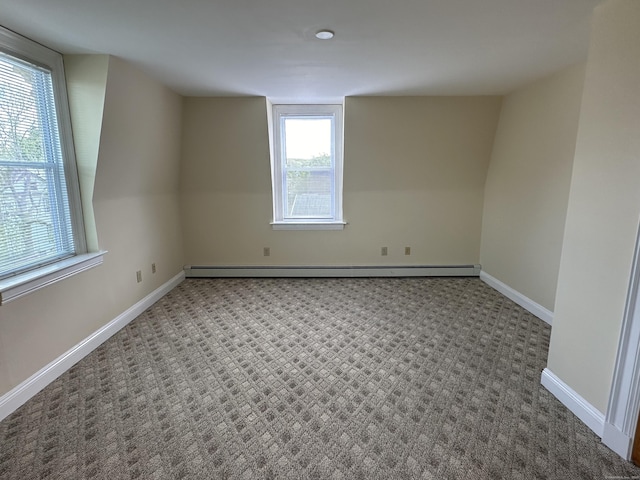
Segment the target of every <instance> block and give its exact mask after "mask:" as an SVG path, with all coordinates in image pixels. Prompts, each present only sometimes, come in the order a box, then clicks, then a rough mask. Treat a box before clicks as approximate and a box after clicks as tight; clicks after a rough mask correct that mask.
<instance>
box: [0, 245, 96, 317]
mask: <svg viewBox="0 0 640 480" xmlns="http://www.w3.org/2000/svg"><path fill="white" fill-rule="evenodd" d="M105 253H107V252H103V251H101V252H93V253H85V254H83V255H76V256H75V257H72V258H67V259H64V260H60V261H59V262H56V263H52V264H50V265H47V266H46V267H42V268H38V269H35V270H32V271H30V272H27V273H23V274H21V275H16V276H15V277H9V278H5V279H3V280H0V305H4V304H6V303H8V302H10V301H12V300H15V299H16V298H20V297H22V296H24V295H27V294H29V293H31V292H35V291H36V290H40V289H41V288H42V287H46V286H47V285H51V284H53V283H56V282H59V281H60V280H64V279H65V278H68V277H71V276H72V275H75V274H76V273H80V272H84V271H85V270H89V269H90V268H93V267H97V266H98V265H100V264H102V259H103V257H104V254H105Z"/></svg>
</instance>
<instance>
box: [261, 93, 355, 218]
mask: <svg viewBox="0 0 640 480" xmlns="http://www.w3.org/2000/svg"><path fill="white" fill-rule="evenodd" d="M273 126H274V128H273V132H274V158H273V162H272V167H273V169H272V170H273V174H272V178H273V211H274V214H273V216H274V221H273V226H274V228H276V229H277V228H325V229H341V228H343V226H344V222H343V220H342V106H341V105H274V106H273Z"/></svg>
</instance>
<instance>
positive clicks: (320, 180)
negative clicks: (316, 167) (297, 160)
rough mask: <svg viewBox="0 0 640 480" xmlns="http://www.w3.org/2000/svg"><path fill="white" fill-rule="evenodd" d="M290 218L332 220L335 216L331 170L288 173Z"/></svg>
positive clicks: (288, 211) (288, 208)
mask: <svg viewBox="0 0 640 480" xmlns="http://www.w3.org/2000/svg"><path fill="white" fill-rule="evenodd" d="M286 178H287V179H286V192H287V193H286V195H287V217H288V218H308V217H315V218H331V217H332V216H333V212H332V205H331V203H332V202H331V198H332V178H333V173H332V172H331V171H330V170H325V171H299V170H298V171H292V170H288V171H287V177H286Z"/></svg>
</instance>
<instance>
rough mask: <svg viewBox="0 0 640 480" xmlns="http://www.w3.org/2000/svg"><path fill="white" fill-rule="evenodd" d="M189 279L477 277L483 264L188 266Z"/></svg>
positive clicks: (187, 274)
mask: <svg viewBox="0 0 640 480" xmlns="http://www.w3.org/2000/svg"><path fill="white" fill-rule="evenodd" d="M185 273H186V276H187V277H194V278H198V277H202V278H219V277H456V276H459V277H477V276H478V275H479V273H480V265H440V266H438V265H434V266H430V265H416V266H414V265H400V266H333V267H325V266H317V267H314V266H308V267H306V266H246V267H245V266H226V267H215V266H192V265H187V266H185Z"/></svg>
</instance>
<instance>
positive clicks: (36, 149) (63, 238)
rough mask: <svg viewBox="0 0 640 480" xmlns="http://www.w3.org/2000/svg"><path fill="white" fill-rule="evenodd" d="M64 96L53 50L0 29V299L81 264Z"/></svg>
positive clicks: (81, 243) (80, 227)
mask: <svg viewBox="0 0 640 480" xmlns="http://www.w3.org/2000/svg"><path fill="white" fill-rule="evenodd" d="M66 102H67V100H66V87H65V83H64V71H63V64H62V57H61V55H60V54H58V53H56V52H54V51H52V50H49V49H47V48H45V47H43V46H41V45H39V44H36V43H34V42H31V41H30V40H27V39H25V38H23V37H20V36H19V35H16V34H14V33H13V32H10V31H8V30H5V29H0V294H1V296H0V303H4V302H6V301H7V300H8V299H11V298H13V297H15V296H21V295H22V294H24V293H28V292H29V291H32V290H34V289H36V288H39V287H40V286H43V285H44V284H48V283H52V281H56V280H57V279H58V278H57V277H58V276H60V275H62V277H66V276H68V275H69V274H70V273H73V272H74V271H75V270H84V269H86V268H88V267H87V264H86V263H83V262H85V261H87V260H88V259H87V258H86V257H82V258H75V257H78V255H79V254H84V253H86V246H85V240H84V229H83V225H82V215H81V209H80V207H79V206H80V196H79V188H78V182H77V173H76V168H75V167H76V165H75V157H74V153H73V144H72V140H71V129H70V120H69V115H68V105H67V103H66ZM70 259H71V261H70ZM90 263H95V260H92V261H91V262H90ZM62 277H61V278H62ZM16 288H17V289H18V290H16Z"/></svg>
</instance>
